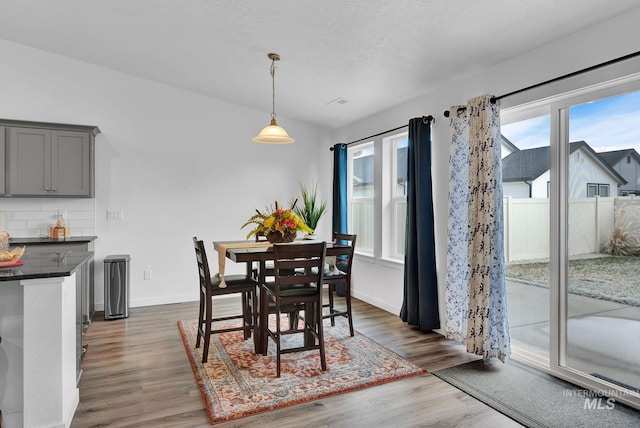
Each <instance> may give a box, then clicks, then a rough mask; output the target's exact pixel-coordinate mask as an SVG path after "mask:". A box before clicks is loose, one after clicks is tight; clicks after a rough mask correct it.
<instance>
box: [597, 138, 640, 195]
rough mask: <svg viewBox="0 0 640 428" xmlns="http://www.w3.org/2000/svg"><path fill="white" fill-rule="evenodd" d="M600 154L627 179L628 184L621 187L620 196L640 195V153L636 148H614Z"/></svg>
mask: <svg viewBox="0 0 640 428" xmlns="http://www.w3.org/2000/svg"><path fill="white" fill-rule="evenodd" d="M598 155H599V156H600V157H601V158H602V159H604V161H605V162H607V163H608V164H609V166H610V167H611V168H613V169H614V170H615V171H616V172H617V173H618V174H620V175H621V176H622V177H624V179H625V180H627V184H624V185H622V186H620V188H619V193H618V194H619V195H620V196H626V195H640V155H639V154H638V152H636V151H635V149H624V150H613V151H610V152H601V153H598Z"/></svg>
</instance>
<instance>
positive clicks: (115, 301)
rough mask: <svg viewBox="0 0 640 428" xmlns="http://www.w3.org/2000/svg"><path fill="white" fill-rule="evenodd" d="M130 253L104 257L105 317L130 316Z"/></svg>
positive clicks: (110, 318)
mask: <svg viewBox="0 0 640 428" xmlns="http://www.w3.org/2000/svg"><path fill="white" fill-rule="evenodd" d="M130 260H131V257H130V256H129V255H128V254H119V255H111V256H107V257H105V259H104V319H106V320H113V319H120V318H128V317H129V261H130Z"/></svg>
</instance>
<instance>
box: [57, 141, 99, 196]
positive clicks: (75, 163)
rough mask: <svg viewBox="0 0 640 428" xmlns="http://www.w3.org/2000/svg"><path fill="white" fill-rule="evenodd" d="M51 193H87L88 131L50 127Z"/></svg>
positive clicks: (88, 168) (88, 173)
mask: <svg viewBox="0 0 640 428" xmlns="http://www.w3.org/2000/svg"><path fill="white" fill-rule="evenodd" d="M51 142H52V150H51V154H52V160H51V194H52V195H64V196H90V195H91V181H90V173H91V171H90V167H91V164H90V159H91V153H90V150H91V144H90V138H89V133H87V132H76V131H52V132H51Z"/></svg>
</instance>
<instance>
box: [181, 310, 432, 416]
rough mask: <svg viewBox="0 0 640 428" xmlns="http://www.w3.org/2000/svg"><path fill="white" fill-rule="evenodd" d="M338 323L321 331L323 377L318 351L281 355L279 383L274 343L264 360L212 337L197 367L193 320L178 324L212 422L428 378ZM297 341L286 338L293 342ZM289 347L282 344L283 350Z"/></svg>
mask: <svg viewBox="0 0 640 428" xmlns="http://www.w3.org/2000/svg"><path fill="white" fill-rule="evenodd" d="M285 320H286V318H285ZM341 321H342V320H336V326H335V327H331V326H329V325H327V326H326V327H325V330H324V331H325V351H326V358H327V371H326V372H323V371H322V369H321V368H320V357H319V353H318V351H306V352H296V353H292V354H285V355H283V356H282V362H281V367H282V368H281V370H282V373H281V377H280V378H279V379H278V378H277V377H276V359H275V344H274V343H273V341H271V340H270V341H269V353H268V355H257V354H255V353H254V352H253V339H249V340H246V341H245V340H243V336H242V332H231V333H222V334H218V335H213V336H211V344H210V346H209V360H208V362H207V363H205V364H202V348H203V344H201V345H200V348H198V349H196V348H195V342H196V336H197V321H196V320H190V321H178V328H179V329H180V334H181V335H182V340H183V342H184V346H185V350H186V351H187V355H188V356H189V361H190V362H191V367H192V369H193V374H194V376H195V378H196V381H197V382H198V385H199V387H200V391H201V392H202V397H203V399H204V401H205V405H206V407H207V411H208V413H209V418H210V420H211V423H212V424H215V423H219V422H223V421H228V420H232V419H237V418H241V417H243V416H249V415H253V414H256V413H260V412H265V411H268V410H275V409H279V408H282V407H287V406H292V405H295V404H300V403H304V402H308V401H312V400H317V399H320V398H323V397H328V396H330V395H335V394H341V393H345V392H349V391H354V390H357V389H363V388H367V387H370V386H374V385H379V384H382V383H386V382H392V381H395V380H399V379H403V378H407V377H410V376H416V375H421V374H425V373H427V371H426V370H424V369H422V368H421V367H418V366H416V365H414V364H413V363H411V362H410V361H408V360H406V359H404V358H402V357H401V356H399V355H398V354H396V353H395V352H393V351H391V350H389V349H387V348H385V347H384V346H382V345H380V344H378V343H376V342H374V341H373V340H371V339H369V338H368V337H366V336H364V335H362V334H360V333H358V332H355V337H350V336H349V328H348V327H347V325H346V323H344V322H341ZM301 336H302V335H298V334H296V335H291V336H288V337H286V338H287V339H289V340H293V341H295V340H298V339H299V338H300V340H301ZM294 344H295V343H294V342H289V343H285V345H284V346H283V347H290V346H293V345H294Z"/></svg>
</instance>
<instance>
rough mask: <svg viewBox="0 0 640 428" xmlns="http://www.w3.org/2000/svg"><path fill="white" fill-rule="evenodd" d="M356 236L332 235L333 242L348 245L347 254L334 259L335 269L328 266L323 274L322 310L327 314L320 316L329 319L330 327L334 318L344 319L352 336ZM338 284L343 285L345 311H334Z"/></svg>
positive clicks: (334, 322) (334, 320) (334, 323)
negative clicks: (326, 298)
mask: <svg viewBox="0 0 640 428" xmlns="http://www.w3.org/2000/svg"><path fill="white" fill-rule="evenodd" d="M356 238H357V235H348V234H345V233H337V232H334V233H333V241H334V242H337V243H343V244H346V245H349V247H350V248H349V252H348V254H346V255H341V256H337V257H336V265H335V268H334V267H332V266H329V268H328V269H327V270H325V273H324V279H323V284H325V285H327V286H328V290H327V291H328V295H329V301H328V303H325V304H323V307H324V308H328V312H326V313H324V314H323V315H322V318H323V319H327V318H329V319H330V320H331V325H332V326H335V325H336V317H340V316H342V317H345V318H347V320H348V322H349V333H350V334H351V336H353V317H352V314H351V266H352V262H353V252H354V248H355V246H356ZM340 284H343V285H344V299H345V306H346V309H345V310H339V309H336V307H335V306H334V303H335V301H334V294H335V292H336V287H337V286H338V285H340Z"/></svg>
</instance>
